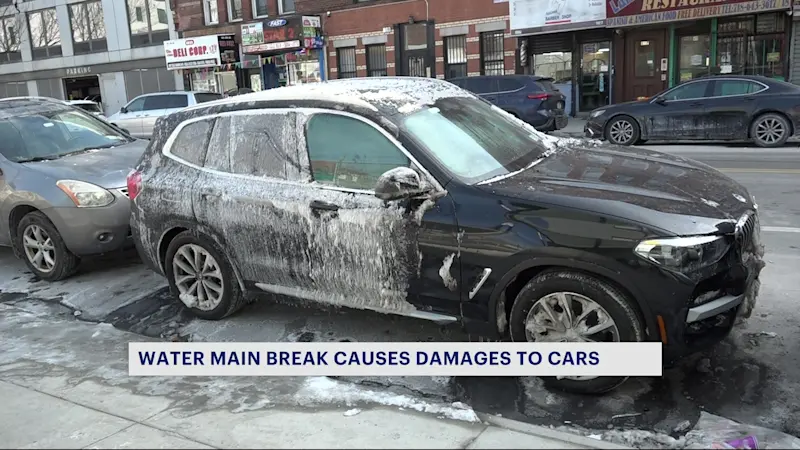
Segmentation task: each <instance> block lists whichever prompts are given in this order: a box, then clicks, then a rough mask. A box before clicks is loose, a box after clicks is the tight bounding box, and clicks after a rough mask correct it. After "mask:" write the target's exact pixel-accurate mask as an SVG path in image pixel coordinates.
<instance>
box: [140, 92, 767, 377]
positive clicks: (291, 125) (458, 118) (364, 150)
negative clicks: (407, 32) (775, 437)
mask: <svg viewBox="0 0 800 450" xmlns="http://www.w3.org/2000/svg"><path fill="white" fill-rule="evenodd" d="M567 145H568V146H569V147H563V146H567ZM128 192H129V195H130V198H131V201H132V207H131V227H132V230H133V236H134V241H135V243H136V245H137V248H138V250H139V252H140V254H141V256H142V258H143V260H144V261H145V262H146V264H147V265H149V267H151V268H152V269H153V270H155V271H156V272H158V273H160V274H163V275H164V276H166V278H167V280H168V281H169V285H170V288H171V291H172V292H173V293H174V295H175V296H176V298H177V299H179V300H180V301H181V302H183V303H184V304H185V305H186V306H187V307H188V308H189V309H190V310H191V311H192V312H193V313H194V314H195V315H197V316H198V317H201V318H205V319H213V320H216V319H222V318H224V317H226V316H228V315H230V314H232V313H234V312H235V311H237V310H238V309H240V308H241V307H242V305H243V304H244V303H245V301H246V299H248V300H249V299H252V298H255V296H256V294H257V293H264V292H267V293H272V294H283V295H290V296H294V297H297V298H301V299H305V300H311V301H317V302H322V303H327V304H333V305H336V306H347V307H352V308H358V309H370V310H375V311H379V312H384V313H393V314H400V315H405V316H411V317H417V318H423V319H429V320H433V321H436V322H439V323H453V322H460V323H461V324H463V326H464V327H465V328H466V330H467V331H468V332H470V333H474V334H479V335H483V336H486V337H488V338H490V339H506V338H509V339H511V340H513V341H523V342H525V341H536V342H540V341H544V342H554V341H555V342H563V341H571V342H584V341H602V342H620V341H661V342H663V344H664V348H665V357H666V360H667V361H673V360H674V359H676V358H679V357H681V356H683V355H685V354H687V353H689V352H691V351H693V350H695V349H698V348H700V347H701V345H702V344H703V343H708V342H715V341H718V340H721V339H723V338H724V337H725V336H726V335H727V334H728V332H729V331H730V330H731V329H732V327H733V326H734V319H735V318H736V316H737V313H738V314H740V315H741V316H744V317H746V316H749V315H750V313H751V311H752V309H753V307H754V304H755V298H756V294H757V292H758V286H759V281H758V277H759V273H760V271H761V268H762V267H763V262H762V260H761V257H762V255H763V247H762V246H761V244H760V242H759V225H758V216H757V214H756V213H757V210H756V208H757V207H756V205H755V203H754V202H753V198H752V197H751V195H750V194H749V193H748V192H747V190H746V189H745V188H744V187H742V186H741V185H740V184H738V183H737V182H735V181H734V180H732V179H730V178H728V177H727V176H725V175H723V174H722V173H720V172H718V171H717V170H715V169H713V168H711V167H709V166H706V165H704V164H701V163H697V162H694V161H692V160H689V159H685V158H681V157H678V156H668V155H664V154H657V153H655V152H650V151H647V150H643V149H637V148H633V147H631V148H624V147H610V146H606V147H603V146H600V147H597V146H594V145H588V143H587V144H586V146H585V147H582V146H581V144H576V143H575V142H574V141H564V140H559V139H557V138H553V137H550V136H545V135H543V134H542V133H540V132H537V131H536V130H534V129H533V128H532V127H531V126H529V125H527V124H525V123H524V122H522V121H520V120H518V119H516V118H514V117H513V116H511V115H509V114H507V113H505V112H503V111H502V110H500V109H499V108H497V107H496V106H493V105H490V104H488V103H486V102H485V101H482V100H480V99H479V98H477V97H476V96H474V95H472V94H470V93H469V92H467V91H465V90H462V89H460V88H458V87H457V86H455V85H453V84H450V83H447V82H445V81H441V80H436V79H426V78H408V77H402V78H394V77H381V78H367V79H345V80H336V81H330V82H323V83H318V84H313V85H312V84H309V85H300V86H294V87H286V88H277V89H271V90H267V91H262V92H258V93H253V94H247V95H241V96H236V97H231V98H226V99H224V100H220V101H216V102H211V103H206V104H203V105H198V106H195V107H192V108H187V109H185V110H183V111H180V112H177V113H174V114H172V115H170V116H167V117H165V118H162V119H160V120H159V121H158V122H157V124H156V132H155V134H154V140H153V142H152V143H151V145H150V146H149V147H148V149H147V151H146V152H145V154H144V155H143V156H142V159H141V161H139V163H138V164H137V166H136V170H135V171H133V172H132V173H131V174H130V176H129V177H128ZM622 381H624V378H591V379H589V378H581V379H548V380H547V382H548V383H551V384H553V385H554V386H557V387H559V388H562V389H569V390H573V391H581V392H603V391H606V390H609V389H613V388H614V387H615V386H617V385H618V384H620V383H621V382H622Z"/></svg>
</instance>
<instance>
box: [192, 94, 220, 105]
mask: <svg viewBox="0 0 800 450" xmlns="http://www.w3.org/2000/svg"><path fill="white" fill-rule="evenodd" d="M194 98H195V100H197V103H205V102H212V101H214V100H219V99H221V98H222V94H215V93H213V92H204V93H202V94H194Z"/></svg>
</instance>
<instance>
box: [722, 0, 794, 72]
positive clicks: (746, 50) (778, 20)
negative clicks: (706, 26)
mask: <svg viewBox="0 0 800 450" xmlns="http://www.w3.org/2000/svg"><path fill="white" fill-rule="evenodd" d="M786 17H787V16H786V14H784V13H782V12H776V13H765V14H758V15H751V16H744V17H735V18H732V19H722V18H721V19H720V20H719V25H718V28H717V61H716V67H715V68H714V71H715V73H720V74H728V73H729V74H735V75H764V76H767V77H771V78H778V79H781V80H783V79H785V77H786V64H785V62H786V60H787V58H786V56H787V55H786V52H787V50H788V45H787V42H786V39H787V37H786V20H787V18H786Z"/></svg>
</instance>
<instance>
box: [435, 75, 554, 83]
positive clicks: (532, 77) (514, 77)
mask: <svg viewBox="0 0 800 450" xmlns="http://www.w3.org/2000/svg"><path fill="white" fill-rule="evenodd" d="M474 78H477V79H480V78H508V79H511V80H513V79H519V78H522V79H527V80H533V81H539V80H552V79H553V77H543V76H541V75H526V74H508V75H473V76H466V77H455V78H450V79H449V80H469V79H474Z"/></svg>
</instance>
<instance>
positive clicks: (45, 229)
mask: <svg viewBox="0 0 800 450" xmlns="http://www.w3.org/2000/svg"><path fill="white" fill-rule="evenodd" d="M15 245H16V246H17V249H18V250H19V252H20V254H21V255H22V259H23V260H24V261H25V264H26V265H27V266H28V269H29V270H30V271H31V272H33V274H34V275H35V276H36V277H37V278H39V279H42V280H45V281H60V280H63V279H65V278H68V277H70V276H71V275H72V274H74V273H75V271H76V270H77V269H78V265H79V264H80V258H78V257H77V256H75V254H74V253H72V252H71V251H69V249H68V248H67V245H66V244H65V243H64V239H63V238H62V237H61V234H60V233H59V232H58V230H57V229H56V226H55V225H53V222H50V219H48V218H47V216H46V215H44V213H42V212H40V211H34V212H30V213H28V214H26V215H25V217H23V218H22V220H20V221H19V224H17V236H16V239H15Z"/></svg>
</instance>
